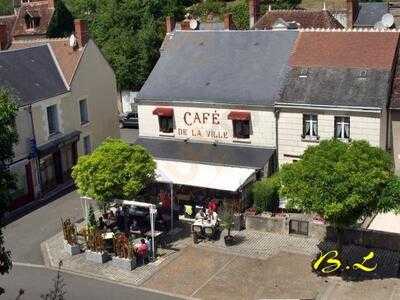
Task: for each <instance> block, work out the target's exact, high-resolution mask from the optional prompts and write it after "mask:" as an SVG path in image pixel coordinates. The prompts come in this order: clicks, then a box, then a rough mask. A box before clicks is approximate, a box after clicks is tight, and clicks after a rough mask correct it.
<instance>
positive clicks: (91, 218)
mask: <svg viewBox="0 0 400 300" xmlns="http://www.w3.org/2000/svg"><path fill="white" fill-rule="evenodd" d="M87 218H88V224H89V226H90V227H96V216H95V215H94V209H93V206H91V205H90V206H89V211H88V216H87Z"/></svg>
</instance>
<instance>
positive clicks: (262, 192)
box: [250, 176, 280, 213]
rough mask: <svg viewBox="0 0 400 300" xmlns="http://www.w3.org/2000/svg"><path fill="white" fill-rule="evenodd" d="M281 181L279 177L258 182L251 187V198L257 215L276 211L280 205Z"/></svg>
mask: <svg viewBox="0 0 400 300" xmlns="http://www.w3.org/2000/svg"><path fill="white" fill-rule="evenodd" d="M279 189H280V181H279V177H278V176H272V177H268V178H264V179H263V180H261V181H256V182H255V183H254V184H253V185H252V187H251V190H250V191H251V193H250V194H251V197H252V200H253V202H254V207H255V208H256V211H257V213H261V212H263V211H274V210H275V209H276V208H277V207H278V205H279Z"/></svg>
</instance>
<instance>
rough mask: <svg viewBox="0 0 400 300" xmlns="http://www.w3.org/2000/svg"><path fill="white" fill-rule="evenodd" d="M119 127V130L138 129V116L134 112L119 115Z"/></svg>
mask: <svg viewBox="0 0 400 300" xmlns="http://www.w3.org/2000/svg"><path fill="white" fill-rule="evenodd" d="M119 126H120V127H121V128H123V127H129V128H139V121H138V114H137V113H136V112H130V113H127V114H122V115H120V118H119Z"/></svg>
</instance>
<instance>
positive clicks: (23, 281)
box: [0, 191, 177, 300]
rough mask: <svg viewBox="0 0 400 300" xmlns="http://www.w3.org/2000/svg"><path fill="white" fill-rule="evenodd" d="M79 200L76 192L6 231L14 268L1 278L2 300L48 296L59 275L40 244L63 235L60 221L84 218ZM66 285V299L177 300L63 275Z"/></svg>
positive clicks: (5, 234) (24, 218) (13, 224)
mask: <svg viewBox="0 0 400 300" xmlns="http://www.w3.org/2000/svg"><path fill="white" fill-rule="evenodd" d="M79 199H80V198H79V195H78V194H77V192H75V191H74V192H71V193H69V194H67V195H65V196H63V197H60V198H58V199H57V200H54V201H53V202H51V203H49V204H47V205H45V206H43V207H41V208H39V209H37V210H35V211H33V212H31V213H29V214H28V215H26V216H24V217H22V218H20V219H18V220H16V221H14V222H13V223H10V224H9V225H7V226H6V227H5V228H3V229H4V236H5V240H6V246H7V248H8V249H10V250H11V252H12V259H13V262H14V267H13V269H12V270H11V272H10V273H9V274H7V275H3V276H2V275H0V286H1V287H3V288H5V290H6V294H5V295H2V296H1V297H0V299H15V298H16V297H17V295H18V291H19V289H23V290H25V294H24V295H23V296H22V297H21V298H20V299H29V300H31V299H40V295H41V294H43V293H47V292H48V290H49V288H50V287H51V285H52V279H53V278H54V277H55V275H56V272H55V271H54V270H51V269H47V268H46V267H45V266H44V262H43V258H42V255H41V251H40V244H41V243H42V242H43V241H45V240H47V239H48V238H50V237H52V236H53V235H55V234H56V233H57V232H60V231H61V224H60V222H61V221H60V217H64V218H65V217H70V218H71V219H72V221H77V220H79V219H81V218H82V217H83V210H82V206H81V203H80V200H79ZM64 282H65V284H66V291H67V295H66V299H85V300H87V299H129V298H130V299H177V298H172V297H168V296H166V295H163V294H159V293H157V292H151V291H144V290H142V289H139V288H134V287H127V286H122V285H119V284H114V283H111V282H106V281H100V280H98V279H92V278H88V277H82V276H78V275H75V274H70V273H64Z"/></svg>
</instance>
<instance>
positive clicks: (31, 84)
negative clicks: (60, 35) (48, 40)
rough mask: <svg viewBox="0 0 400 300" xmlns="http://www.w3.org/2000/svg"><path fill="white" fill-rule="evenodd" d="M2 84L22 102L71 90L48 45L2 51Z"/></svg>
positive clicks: (29, 102) (30, 101)
mask: <svg viewBox="0 0 400 300" xmlns="http://www.w3.org/2000/svg"><path fill="white" fill-rule="evenodd" d="M0 86H1V87H6V88H8V89H9V90H10V91H11V92H12V93H13V94H14V95H15V96H16V97H17V100H18V104H19V105H21V106H22V105H27V104H31V103H33V102H36V101H39V100H42V99H47V98H51V97H54V96H57V95H60V94H63V93H66V92H67V91H68V90H67V88H66V87H65V84H64V81H63V79H62V77H61V75H60V72H59V70H58V68H57V66H56V64H55V62H54V59H53V56H52V55H51V53H50V50H49V48H48V46H47V45H42V46H38V47H32V48H26V49H19V50H10V51H2V52H0Z"/></svg>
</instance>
